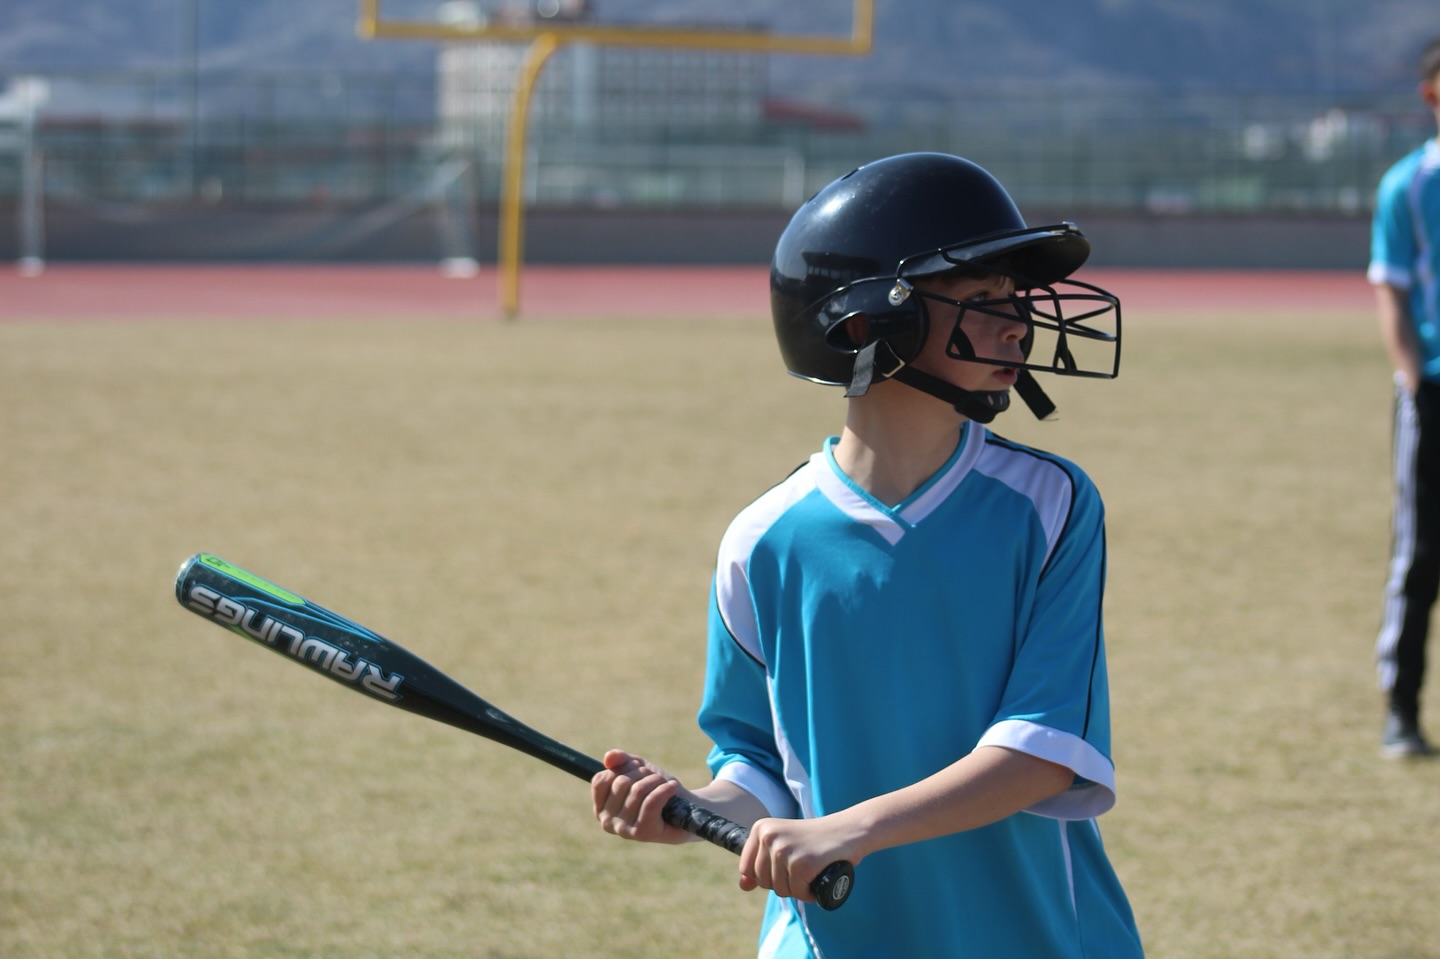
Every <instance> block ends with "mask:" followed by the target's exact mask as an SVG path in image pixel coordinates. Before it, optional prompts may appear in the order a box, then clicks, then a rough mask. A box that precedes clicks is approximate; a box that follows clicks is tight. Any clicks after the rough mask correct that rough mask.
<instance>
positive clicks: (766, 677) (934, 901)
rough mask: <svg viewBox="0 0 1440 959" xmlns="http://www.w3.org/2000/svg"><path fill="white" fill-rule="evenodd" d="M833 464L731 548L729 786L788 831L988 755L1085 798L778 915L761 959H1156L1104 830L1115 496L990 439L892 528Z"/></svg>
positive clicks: (793, 482) (907, 504)
mask: <svg viewBox="0 0 1440 959" xmlns="http://www.w3.org/2000/svg"><path fill="white" fill-rule="evenodd" d="M835 442H836V440H835V439H834V438H831V439H830V440H829V441H828V442H827V443H826V445H825V448H824V449H823V450H822V451H821V452H819V453H817V454H816V455H814V456H813V457H811V459H810V460H809V462H808V463H806V464H805V465H804V466H802V467H800V468H799V469H798V470H796V471H795V472H794V473H793V474H791V475H790V477H789V478H787V479H786V480H785V481H784V482H782V483H780V484H779V485H778V486H776V487H774V488H772V489H771V490H769V491H768V492H766V493H765V494H764V495H763V496H761V497H760V498H759V499H758V500H756V501H755V502H754V503H752V504H751V505H750V506H748V507H747V508H746V509H745V510H743V511H742V512H741V513H740V514H739V516H737V517H736V518H735V520H734V521H733V522H732V523H731V525H730V527H729V529H728V530H727V532H726V534H725V536H724V538H723V539H722V542H721V545H720V553H719V559H718V564H717V570H716V575H715V579H714V587H713V590H712V593H711V614H710V628H709V651H708V662H707V670H706V685H705V694H704V699H703V702H702V705H701V709H700V716H699V718H700V724H701V726H702V728H703V729H704V730H705V731H706V733H707V734H708V735H709V736H710V737H711V739H712V741H713V742H714V748H713V749H712V751H711V754H710V757H709V764H710V767H711V770H712V771H713V772H714V774H715V775H716V776H717V777H718V778H720V779H726V780H729V781H732V782H734V783H736V784H738V785H740V786H742V787H744V788H745V789H747V790H749V791H750V792H751V793H753V794H754V795H755V796H757V797H758V798H759V799H760V800H761V801H762V802H764V803H765V805H766V806H767V808H768V809H769V810H770V812H771V814H772V815H776V816H790V817H793V816H805V817H812V816H821V815H825V814H826V813H830V812H834V811H837V810H840V809H845V808H847V807H849V806H851V805H854V804H855V803H858V802H861V801H863V800H865V799H868V798H871V797H873V796H877V795H881V794H883V793H887V792H891V791H893V790H896V789H899V788H901V787H904V786H908V785H910V784H912V783H915V782H918V781H919V780H921V779H924V778H925V777H927V776H929V775H931V774H933V773H935V772H938V771H939V770H941V769H943V768H945V767H947V766H949V765H951V764H952V763H954V762H955V761H957V760H959V759H960V758H962V757H963V756H965V755H966V754H968V753H970V752H971V751H972V750H974V749H975V748H976V747H978V746H985V745H992V746H1003V747H1007V748H1009V749H1014V750H1019V751H1021V752H1026V753H1030V754H1032V755H1035V756H1038V757H1040V758H1042V759H1046V760H1049V761H1050V762H1054V763H1058V764H1060V765H1063V766H1066V767H1068V768H1069V769H1071V770H1072V771H1073V772H1074V783H1073V786H1072V788H1071V789H1070V790H1068V791H1067V792H1065V793H1063V794H1061V795H1059V796H1057V797H1054V798H1052V799H1048V800H1046V801H1044V802H1041V803H1039V804H1038V805H1036V806H1035V807H1034V808H1032V809H1029V810H1027V811H1025V812H1021V813H1018V814H1016V815H1013V816H1010V817H1008V818H1006V819H1004V820H1002V821H1000V822H997V823H994V824H992V825H990V826H986V827H984V828H981V829H975V830H970V831H967V832H962V833H956V834H954V835H950V836H944V837H941V838H937V839H932V840H928V841H926V842H921V843H914V844H910V845H907V846H902V847H897V848H894V849H887V850H883V851H881V852H877V853H875V854H873V855H871V856H869V857H867V858H866V859H865V860H864V861H863V862H862V863H861V864H860V866H859V868H858V869H857V875H856V882H855V888H854V891H853V892H852V893H851V896H850V899H849V901H848V902H846V904H845V905H844V906H843V907H842V908H840V909H838V910H836V911H834V912H825V911H823V910H820V909H818V908H817V907H814V906H810V905H806V904H804V903H800V902H797V901H795V900H788V899H785V900H782V899H779V898H778V897H775V896H774V895H773V894H772V895H771V897H770V901H769V903H768V906H767V910H766V914H765V919H764V924H763V927H762V930H761V934H760V955H761V956H762V957H765V959H769V957H777V959H800V957H815V959H850V957H876V959H879V957H895V956H937V957H939V956H943V957H946V959H961V957H967V956H975V957H985V959H994V957H1041V956H1043V957H1047V959H1066V957H1084V956H1091V957H1102V956H1103V957H1105V959H1133V957H1138V956H1140V955H1141V946H1140V940H1139V934H1138V933H1137V931H1136V928H1135V923H1134V919H1133V917H1132V915H1131V911H1130V907H1129V904H1128V902H1127V900H1126V897H1125V894H1124V892H1123V890H1122V889H1121V887H1120V884H1119V882H1118V881H1117V879H1116V877H1115V874H1114V872H1113V870H1112V869H1111V867H1110V864H1109V861H1108V859H1107V857H1106V855H1105V851H1104V848H1103V846H1102V844H1101V841H1100V833H1099V830H1098V828H1097V827H1096V824H1095V822H1094V817H1096V816H1098V815H1099V814H1100V813H1103V812H1104V811H1106V810H1107V809H1109V808H1110V807H1111V806H1112V805H1113V803H1114V801H1115V783H1114V766H1113V764H1112V762H1111V758H1110V715H1109V693H1108V685H1107V680H1106V668H1105V651H1104V638H1103V630H1102V625H1101V598H1102V593H1103V590H1104V579H1105V535H1104V510H1103V506H1102V504H1101V501H1100V497H1099V494H1098V493H1097V492H1096V490H1095V487H1094V486H1093V484H1092V483H1091V482H1090V480H1089V479H1088V478H1087V477H1086V476H1085V474H1084V473H1083V472H1081V471H1080V469H1079V468H1077V467H1076V466H1075V465H1073V464H1071V463H1069V462H1067V461H1065V460H1063V459H1061V458H1059V457H1055V456H1051V455H1048V454H1045V453H1041V452H1039V451H1036V450H1033V449H1030V448H1027V447H1024V446H1021V445H1018V444H1015V443H1011V442H1008V441H1005V440H1003V439H1000V438H999V437H996V436H995V435H993V434H991V433H989V432H988V431H987V430H986V429H985V428H984V427H983V426H980V425H978V424H976V423H973V422H972V423H967V424H966V426H965V430H964V434H963V436H962V439H961V442H960V444H959V446H958V448H957V449H956V451H955V453H954V455H953V456H952V457H951V459H950V461H949V462H948V463H947V464H946V465H945V466H944V467H943V468H942V469H941V470H939V471H938V472H937V473H936V474H935V476H933V477H932V478H931V479H930V480H929V481H928V482H927V483H926V484H925V485H924V486H923V487H922V488H920V489H919V490H917V491H916V492H915V493H914V494H913V495H912V496H910V497H909V498H908V499H906V500H905V501H904V502H903V503H900V504H898V505H896V506H893V507H891V506H886V505H884V504H882V503H880V502H878V501H877V500H875V499H874V498H873V497H871V496H870V495H869V494H867V493H866V492H865V491H864V490H862V489H860V488H859V487H858V486H856V485H855V484H854V483H853V482H851V481H850V479H849V478H848V477H846V476H845V474H844V473H843V472H842V471H841V470H840V469H839V467H838V466H837V465H836V463H835V460H834V455H833V447H834V443H835Z"/></svg>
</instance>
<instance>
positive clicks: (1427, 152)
mask: <svg viewBox="0 0 1440 959" xmlns="http://www.w3.org/2000/svg"><path fill="white" fill-rule="evenodd" d="M1366 276H1367V277H1368V278H1369V280H1370V282H1371V283H1375V284H1380V283H1387V284H1389V285H1391V286H1395V287H1399V288H1401V289H1403V290H1408V291H1409V300H1410V322H1411V323H1412V324H1414V327H1415V333H1416V335H1417V337H1418V339H1419V343H1420V359H1421V367H1420V370H1421V375H1422V376H1423V377H1424V378H1425V379H1427V380H1434V381H1440V143H1437V142H1436V141H1435V140H1428V141H1426V143H1425V145H1424V146H1422V147H1419V148H1418V149H1415V150H1413V151H1411V152H1410V153H1409V154H1407V155H1406V156H1405V157H1403V158H1401V159H1400V161H1399V162H1397V163H1396V164H1395V165H1394V166H1392V167H1391V168H1390V169H1389V170H1388V171H1387V172H1386V173H1385V175H1384V176H1383V177H1382V178H1381V179H1380V187H1379V190H1378V191H1377V193H1376V197H1375V216H1374V219H1373V220H1372V224H1371V232H1370V267H1369V269H1368V270H1367V271H1366Z"/></svg>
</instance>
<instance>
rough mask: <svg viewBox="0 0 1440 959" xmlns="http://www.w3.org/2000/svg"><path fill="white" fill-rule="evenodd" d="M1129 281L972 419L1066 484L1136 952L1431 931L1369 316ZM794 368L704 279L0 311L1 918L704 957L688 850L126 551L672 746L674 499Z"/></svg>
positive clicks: (686, 710)
mask: <svg viewBox="0 0 1440 959" xmlns="http://www.w3.org/2000/svg"><path fill="white" fill-rule="evenodd" d="M1122 293H1123V291H1122ZM1130 321H1131V322H1130V329H1129V339H1128V341H1127V353H1126V368H1125V371H1124V374H1123V376H1122V377H1121V379H1120V380H1118V381H1116V382H1114V383H1110V384H1104V383H1093V382H1062V383H1056V382H1055V381H1053V380H1047V383H1048V384H1050V385H1052V386H1053V387H1054V389H1053V392H1054V394H1055V395H1056V396H1057V398H1058V399H1059V400H1060V402H1061V410H1062V417H1063V419H1062V420H1061V421H1060V422H1058V423H1053V424H1036V423H1033V422H1031V421H1029V420H1027V419H1026V417H1025V414H1023V413H1019V412H1017V413H1013V414H1011V415H1010V416H1009V417H1008V421H1002V422H1001V424H999V425H1001V426H1002V428H1003V429H1002V431H1003V432H1006V433H1008V434H1009V435H1012V436H1015V437H1016V438H1019V439H1024V440H1028V441H1033V442H1036V443H1038V444H1039V445H1042V446H1045V447H1047V448H1050V449H1053V450H1055V451H1057V452H1060V453H1062V454H1065V455H1069V456H1071V457H1073V458H1075V459H1077V460H1078V461H1080V462H1081V463H1083V464H1085V465H1086V466H1087V468H1089V469H1090V471H1091V472H1092V474H1093V475H1094V476H1095V477H1096V479H1097V481H1098V482H1099V483H1100V486H1101V488H1102V491H1103V492H1104V494H1105V496H1106V500H1107V503H1108V505H1109V509H1110V540H1111V590H1110V599H1109V620H1108V632H1109V636H1110V668H1111V675H1112V685H1113V687H1114V698H1115V703H1116V705H1115V716H1114V718H1115V726H1116V744H1117V747H1116V749H1117V762H1118V765H1119V782H1120V796H1121V799H1120V805H1119V806H1118V807H1117V808H1116V809H1115V810H1114V811H1113V812H1112V813H1111V814H1109V815H1107V816H1106V817H1105V820H1104V821H1103V822H1102V825H1103V826H1104V827H1105V830H1106V836H1107V840H1108V842H1109V845H1110V848H1111V852H1112V855H1113V857H1114V859H1115V862H1116V864H1117V868H1118V869H1119V870H1120V872H1121V874H1122V878H1123V879H1124V880H1125V882H1126V885H1127V887H1128V889H1129V891H1130V894H1131V897H1132V900H1133V903H1134V905H1135V909H1136V912H1137V915H1138V918H1139V921H1140V923H1141V928H1142V932H1143V933H1144V935H1145V937H1146V939H1147V942H1148V944H1149V952H1150V955H1151V956H1152V959H1166V957H1175V959H1179V957H1184V959H1206V957H1215V959H1222V957H1237V956H1244V957H1247V959H1261V957H1276V959H1292V957H1295V959H1300V957H1303V959H1342V957H1356V959H1359V957H1364V959H1401V957H1406V959H1414V957H1426V956H1440V946H1437V945H1436V943H1440V913H1437V912H1436V911H1435V910H1433V909H1429V908H1427V907H1426V906H1425V902H1426V899H1425V894H1426V893H1427V892H1428V891H1429V890H1431V889H1433V888H1435V887H1436V886H1437V884H1440V857H1437V856H1436V855H1435V854H1434V849H1433V848H1432V847H1433V834H1434V809H1435V797H1436V795H1437V794H1440V763H1434V764H1419V765H1415V764H1412V765H1396V764H1391V763H1386V762H1383V761H1381V760H1380V759H1379V758H1378V756H1377V751H1376V737H1377V734H1378V721H1379V705H1380V703H1379V698H1378V694H1377V693H1376V692H1375V690H1374V688H1373V682H1372V678H1371V676H1372V673H1371V663H1370V644H1371V636H1372V633H1373V629H1374V627H1375V621H1376V615H1377V602H1378V590H1379V585H1380V579H1381V575H1382V572H1383V570H1382V565H1383V562H1384V558H1385V553H1386V548H1387V532H1386V523H1387V521H1388V506H1389V503H1388V488H1387V483H1386V474H1387V463H1386V457H1387V455H1388V428H1389V423H1388V402H1389V397H1388V379H1387V374H1386V371H1385V364H1384V359H1383V357H1382V356H1381V354H1380V351H1379V348H1378V345H1377V344H1376V337H1375V334H1374V326H1373V321H1371V319H1370V318H1369V317H1368V316H1364V315H1359V316H1357V315H1350V314H1339V313H1321V314H1318V315H1299V314H1295V315H1279V316H1277V315H1273V314H1270V315H1263V316H1256V315H1246V314H1243V313H1239V312H1236V313H1233V314H1223V315H1207V316H1199V315H1178V314H1177V315H1164V316H1158V315H1157V316H1148V317H1146V316H1133V317H1131V318H1130ZM840 409H841V406H840V400H839V397H838V395H837V394H836V393H835V392H833V391H829V390H823V389H820V388H818V387H812V386H808V385H806V384H802V383H799V382H798V381H794V380H792V379H790V378H789V377H786V376H784V374H783V372H782V371H781V369H780V367H779V364H778V360H776V359H774V351H773V347H772V344H771V339H770V334H769V331H768V329H767V327H766V325H765V324H763V323H761V322H752V321H745V320H736V321H713V322H712V321H705V322H699V321H697V322H687V323H681V322H673V321H672V322H661V321H655V322H650V321H635V322H606V323H595V322H588V323H587V322H572V321H563V322H562V321H553V322H526V323H522V324H516V325H502V324H493V323H488V324H475V323H465V322H450V321H447V322H428V321H404V322H400V321H397V322H353V323H332V322H313V323H311V322H305V323H285V322H267V321H260V320H256V321H253V322H225V323H193V324H182V323H169V322H155V323H123V324H120V323H106V322H94V323H91V322H63V323H26V324H10V325H3V324H0V439H3V444H4V447H3V448H4V456H3V459H0V611H3V627H0V636H3V643H4V649H5V651H6V653H7V656H6V661H7V663H8V666H7V667H6V669H5V670H4V672H3V674H0V701H3V703H4V705H5V708H4V710H3V711H0V768H3V780H0V783H3V784H0V955H4V956H6V957H10V959H40V957H44V959H61V957H65V959H69V957H75V959H82V957H83V959H89V957H105V959H123V957H162V956H178V955H184V956H197V957H198V956H204V957H217V959H219V957H245V959H250V957H300V956H304V957H342V956H343V957H346V959H358V957H370V956H375V957H381V956H384V957H393V956H401V955H403V956H406V957H414V959H419V957H435V959H441V957H446V959H448V957H461V956H464V957H470V959H474V957H481V959H542V957H555V956H588V957H596V959H605V957H616V959H619V957H626V959H634V957H637V956H641V957H650V956H653V957H660V956H669V955H683V956H688V957H692V959H707V957H717V959H718V957H721V956H727V957H728V956H737V955H746V954H750V953H751V952H752V951H753V944H754V935H755V926H756V921H757V919H758V912H759V908H760V904H761V903H760V900H759V899H758V897H750V896H745V895H742V894H740V893H738V892H736V891H734V889H733V872H732V869H733V861H732V860H731V859H730V858H729V857H727V856H726V855H725V854H724V853H722V852H720V851H719V850H716V849H713V848H710V847H704V848H700V847H687V848H684V849H678V850H676V849H656V848H651V847H639V846H633V845H629V844H622V843H619V842H617V841H615V840H613V839H611V838H610V837H607V836H604V835H603V834H601V833H600V832H599V830H598V829H597V828H596V827H594V826H593V824H592V822H591V820H590V817H589V813H588V795H587V793H586V790H585V788H584V786H583V785H581V784H580V783H578V782H577V781H575V780H573V779H570V778H568V777H566V776H564V775H562V774H560V773H558V772H556V771H554V770H552V769H550V768H549V767H546V766H543V765H540V764H538V763H535V762H533V761H530V760H527V759H524V758H522V757H519V756H518V755H516V754H513V753H510V752H509V751H507V750H504V749H503V748H501V747H498V746H495V745H493V744H490V743H487V742H485V741H483V740H480V739H476V738H474V737H470V736H466V735H465V734H463V733H460V732H458V731H455V730H452V729H449V728H448V727H443V726H438V725H436V724H433V723H428V722H425V721H423V720H420V719H417V718H415V717H412V716H407V715H404V714H402V713H399V712H397V711H395V710H389V709H384V708H382V707H380V706H378V705H376V704H374V703H371V702H365V701H363V700H361V699H360V698H359V697H356V696H352V695H347V694H344V693H343V692H342V691H340V690H339V689H338V688H336V687H334V686H332V685H331V684H328V683H325V682H323V681H321V680H320V679H319V678H317V677H315V676H313V675H310V674H308V673H306V672H305V671H302V670H300V669H296V668H294V667H293V666H291V665H287V664H285V663H283V662H282V661H281V660H280V659H279V658H277V657H275V656H272V655H270V654H268V653H266V652H264V651H262V650H260V649H258V648H257V647H254V646H250V645H246V644H243V643H240V642H238V641H236V640H235V639H234V638H232V637H230V636H227V635H226V634H225V633H223V632H221V631H219V630H217V629H215V628H214V627H211V626H207V625H206V624H204V623H202V622H201V621H200V620H198V619H196V618H194V617H192V616H189V615H188V614H186V613H184V612H183V611H182V610H181V609H180V608H179V607H178V606H177V605H176V603H175V601H174V599H173V594H172V592H171V587H170V578H171V576H172V575H173V573H174V571H175V568H176V567H177V566H178V565H179V563H180V561H181V560H183V559H184V558H185V557H187V556H189V555H190V554H191V553H193V552H196V551H199V550H207V551H211V552H215V553H218V554H219V555H221V556H224V557H226V558H227V559H230V560H232V561H233V562H236V563H239V564H241V565H244V566H247V567H249V568H250V569H253V570H255V571H256V572H258V573H261V574H262V575H265V576H268V577H269V578H271V579H274V580H276V581H277V582H280V583H282V584H285V585H287V586H290V587H292V588H294V589H296V590H298V591H300V592H303V593H305V594H307V595H309V596H310V597H311V598H312V599H314V600H316V601H318V602H320V603H322V604H324V605H326V606H329V607H331V608H333V609H336V610H338V611H342V612H345V613H347V614H350V615H352V616H353V617H354V618H356V619H359V620H360V621H362V622H365V623H367V624H368V625H370V626H372V627H374V628H376V629H378V630H379V631H380V632H382V633H385V634H387V635H389V636H391V637H393V638H394V639H396V640H398V641H400V642H401V643H403V644H405V645H407V646H409V647H410V648H412V649H413V650H415V651H416V652H418V653H420V654H421V655H423V656H425V657H426V658H428V659H430V660H431V661H433V662H434V663H436V665H438V666H440V667H441V668H443V669H445V670H446V671H448V672H450V673H451V674H452V675H454V676H455V677H456V678H458V679H460V680H461V681H463V682H465V683H467V684H468V685H471V686H472V687H474V688H475V689H477V690H478V691H479V692H481V694H482V695H485V696H487V697H488V698H490V699H492V700H493V701H495V702H496V703H497V704H498V705H500V706H501V707H502V708H504V709H506V710H508V711H510V712H512V713H513V714H515V715H516V716H518V717H520V718H521V719H524V720H526V721H528V722H531V723H532V724H534V725H536V726H539V727H541V728H543V729H545V730H546V731H548V732H551V733H552V734H554V735H556V736H558V737H560V738H562V739H565V740H567V741H569V742H571V743H573V744H575V745H577V746H579V747H580V748H582V749H586V750H587V751H590V752H593V753H598V752H600V751H601V750H603V749H604V748H606V747H607V746H610V745H622V744H623V745H627V746H632V747H634V748H638V749H641V750H644V751H647V752H649V753H650V754H651V755H653V756H654V757H655V758H657V759H659V760H660V761H662V762H665V763H667V764H669V765H670V766H671V767H672V768H673V769H674V770H675V771H677V772H678V773H680V774H681V775H682V776H685V777H687V778H690V779H694V780H697V781H699V780H702V779H703V755H704V748H705V747H704V743H703V741H702V740H701V738H700V735H699V733H698V731H697V730H695V728H694V723H693V714H694V709H695V706H696V703H697V701H698V687H699V681H700V669H701V666H702V663H701V657H702V645H703V639H702V632H703V619H704V604H705V593H706V588H707V579H708V575H709V571H710V562H711V558H712V554H713V550H714V548H715V545H716V542H717V540H718V537H719V534H720V532H721V530H722V529H723V526H724V524H725V522H726V521H727V520H728V519H729V517H730V515H731V514H732V513H733V512H734V511H735V510H736V509H737V508H739V507H740V506H741V505H743V504H744V502H746V501H748V499H749V498H751V497H752V496H753V495H754V494H756V493H758V492H759V491H760V490H761V489H763V488H764V487H765V486H766V485H768V484H769V483H770V482H772V481H774V480H776V479H778V478H779V477H780V476H782V475H783V474H784V473H785V472H786V471H788V470H789V469H790V468H791V467H792V466H793V465H795V464H796V463H798V462H799V461H800V460H801V459H802V458H803V457H804V456H805V455H807V454H808V453H809V452H810V450H811V449H812V448H813V447H814V446H815V445H816V444H817V443H818V441H819V439H820V437H821V436H823V435H824V434H825V433H826V432H827V431H830V430H832V429H833V428H834V427H835V426H836V425H837V423H838V420H839V416H840ZM1429 698H1430V702H1431V703H1434V702H1435V700H1436V697H1435V695H1434V694H1433V691H1432V695H1431V696H1430V697H1429ZM1430 712H1431V713H1433V714H1437V715H1440V710H1437V709H1436V708H1434V707H1433V706H1432V707H1431V710H1430ZM1437 731H1440V730H1437ZM861 878H862V881H863V876H862V877H861Z"/></svg>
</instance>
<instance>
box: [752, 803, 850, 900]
mask: <svg viewBox="0 0 1440 959" xmlns="http://www.w3.org/2000/svg"><path fill="white" fill-rule="evenodd" d="M859 839H860V837H859V835H857V834H854V833H853V832H852V830H850V829H849V828H848V827H847V825H846V822H845V817H844V816H842V815H839V814H836V815H830V816H822V817H821V818H819V819H760V820H757V821H756V823H755V825H753V826H751V827H750V839H749V841H748V842H746V843H745V849H744V851H742V852H741V853H740V888H741V889H744V890H746V891H749V890H751V889H773V890H774V891H775V894H776V895H778V896H787V897H791V898H794V899H800V900H803V901H805V902H814V901H815V894H814V893H812V892H811V891H810V883H812V882H814V881H815V877H816V876H819V875H820V873H821V872H823V871H824V870H825V868H826V867H827V866H829V865H830V864H831V863H833V862H837V861H841V860H843V861H846V862H849V863H850V864H851V865H852V866H854V865H859V863H860V860H861V858H862V857H863V855H864V853H863V852H862V850H861V848H860V844H859Z"/></svg>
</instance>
